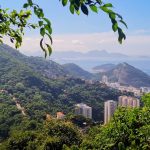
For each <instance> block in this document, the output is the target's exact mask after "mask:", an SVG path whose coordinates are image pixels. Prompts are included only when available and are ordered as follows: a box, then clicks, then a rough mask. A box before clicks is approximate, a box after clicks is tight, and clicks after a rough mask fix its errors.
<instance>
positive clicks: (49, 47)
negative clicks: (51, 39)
mask: <svg viewBox="0 0 150 150" xmlns="http://www.w3.org/2000/svg"><path fill="white" fill-rule="evenodd" d="M46 46H47V49H48V53H49V56H50V55H51V54H52V48H51V46H50V45H49V44H46Z"/></svg>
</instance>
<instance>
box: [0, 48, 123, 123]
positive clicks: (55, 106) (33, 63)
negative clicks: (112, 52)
mask: <svg viewBox="0 0 150 150" xmlns="http://www.w3.org/2000/svg"><path fill="white" fill-rule="evenodd" d="M44 64H45V65H44ZM53 64H54V65H55V66H57V67H56V68H54V69H56V70H55V71H57V72H59V76H60V77H61V78H59V77H58V78H49V76H47V75H46V74H45V72H44V70H45V69H46V68H48V69H47V70H48V71H49V72H52V73H53V70H51V69H50V66H49V65H50V62H48V61H47V60H44V59H41V58H37V57H27V56H24V55H22V54H21V53H19V52H18V51H16V50H14V49H12V48H10V47H9V46H6V45H2V46H1V47H0V88H1V89H5V90H7V91H8V93H9V94H12V95H13V96H15V97H16V99H17V100H18V102H19V103H20V104H21V106H22V107H24V108H25V110H26V113H27V114H28V115H29V116H30V117H31V118H33V119H34V118H36V119H40V120H41V118H44V116H45V113H46V112H49V113H50V114H53V115H54V114H55V113H56V112H57V111H64V113H68V112H73V110H74V109H73V108H74V105H75V104H76V103H80V102H83V103H87V104H88V105H90V106H92V107H93V116H94V117H93V119H95V120H103V102H104V101H105V100H107V99H115V100H117V97H118V96H119V95H121V93H120V92H119V91H117V90H112V89H110V88H108V87H106V86H103V85H102V84H100V83H95V84H90V83H87V82H86V81H84V80H81V79H80V78H74V77H69V76H65V77H63V76H62V74H63V73H64V69H62V68H63V67H61V66H60V65H58V64H56V63H55V62H53ZM61 71H62V74H61ZM52 75H53V74H52ZM55 75H56V74H55Z"/></svg>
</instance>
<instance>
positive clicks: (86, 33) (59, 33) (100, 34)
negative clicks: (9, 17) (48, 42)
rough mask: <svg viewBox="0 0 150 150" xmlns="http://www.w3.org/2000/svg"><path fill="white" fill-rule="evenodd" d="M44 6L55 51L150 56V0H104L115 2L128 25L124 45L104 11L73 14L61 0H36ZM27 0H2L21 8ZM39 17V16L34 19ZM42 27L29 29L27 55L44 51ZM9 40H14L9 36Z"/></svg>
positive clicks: (117, 10)
mask: <svg viewBox="0 0 150 150" xmlns="http://www.w3.org/2000/svg"><path fill="white" fill-rule="evenodd" d="M33 1H35V2H36V3H38V4H39V5H40V6H41V7H42V8H43V10H44V13H45V16H46V17H47V18H48V19H50V20H51V22H52V27H53V35H52V37H53V41H54V44H53V46H52V47H53V52H55V51H80V52H87V51H91V50H107V51H108V52H119V53H123V54H127V55H140V56H141V55H142V56H143V55H144V56H150V17H149V15H150V10H149V6H150V1H149V0H143V1H142V2H141V0H104V2H105V3H107V2H111V3H112V4H113V6H114V10H115V11H116V12H118V13H119V14H121V15H122V16H123V18H124V20H125V22H126V23H127V25H128V29H126V28H124V27H123V29H124V32H125V33H126V36H127V39H126V40H125V41H124V42H123V44H122V45H120V44H119V43H118V41H117V33H113V32H112V30H111V22H110V20H109V18H108V16H107V15H106V14H104V13H103V12H101V11H100V12H99V13H98V14H96V13H92V12H91V13H90V14H89V16H85V15H82V14H81V15H80V16H78V15H76V14H75V15H72V14H70V12H69V9H68V7H63V6H62V5H61V3H60V2H59V0H33ZM24 2H25V0H13V3H12V0H7V1H6V0H1V7H2V8H10V10H12V9H17V10H19V9H20V8H21V6H22V4H23V3H24ZM32 21H36V19H35V18H33V19H31V22H32ZM39 41H40V36H39V32H38V31H32V30H29V29H27V30H26V33H25V37H24V42H23V45H22V47H21V48H20V51H21V52H23V53H24V54H26V55H41V54H42V53H41V52H42V51H41V49H40V46H39ZM6 43H7V44H10V43H9V41H8V39H6Z"/></svg>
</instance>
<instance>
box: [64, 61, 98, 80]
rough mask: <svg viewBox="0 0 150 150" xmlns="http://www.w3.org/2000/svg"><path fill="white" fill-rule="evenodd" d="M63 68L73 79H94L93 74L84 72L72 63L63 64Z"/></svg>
mask: <svg viewBox="0 0 150 150" xmlns="http://www.w3.org/2000/svg"><path fill="white" fill-rule="evenodd" d="M63 67H64V69H65V70H66V71H67V72H68V73H69V74H71V75H72V76H74V77H79V78H83V79H92V78H94V77H95V76H94V74H92V73H89V72H88V71H85V70H84V69H82V68H81V67H79V66H78V65H76V64H73V63H68V64H64V65H63Z"/></svg>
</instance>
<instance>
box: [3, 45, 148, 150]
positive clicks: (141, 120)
mask: <svg viewBox="0 0 150 150" xmlns="http://www.w3.org/2000/svg"><path fill="white" fill-rule="evenodd" d="M2 48H4V47H2ZM39 60H40V61H39ZM0 62H1V63H0V149H2V150H10V149H11V150H16V149H18V150H22V149H25V150H32V149H35V150H36V149H37V150H44V149H46V150H49V149H52V150H53V149H54V150H61V149H64V150H67V149H73V150H74V149H76V150H79V149H81V150H83V149H100V150H101V149H102V150H123V149H128V150H134V149H135V150H141V149H143V150H149V149H150V140H149V139H150V126H149V125H150V117H149V116H150V94H148V95H145V96H143V98H142V99H143V102H144V107H143V108H135V109H130V108H119V109H118V110H117V111H116V113H115V114H114V117H113V118H112V120H111V121H110V123H109V124H107V125H100V124H96V123H93V122H92V120H89V119H85V118H84V117H82V116H74V115H73V112H74V105H75V104H76V103H80V102H84V103H86V104H88V105H90V106H92V108H93V119H94V120H95V121H102V120H103V104H104V101H105V100H108V99H114V100H117V98H118V96H119V95H122V94H124V93H121V92H119V91H117V90H113V89H111V88H108V87H107V86H106V85H103V84H100V83H99V82H95V83H94V84H92V83H90V82H88V81H85V80H82V79H80V78H72V77H69V76H64V75H63V76H61V75H60V74H59V73H58V72H59V71H60V72H61V71H63V70H61V67H60V66H59V65H58V64H57V65H55V67H56V66H58V68H57V67H56V70H55V71H56V72H55V73H58V74H59V76H55V77H52V76H48V75H46V74H45V72H44V71H42V70H46V67H47V65H46V64H49V62H47V61H44V60H42V59H40V58H37V62H39V63H40V64H41V66H39V64H38V63H37V62H36V58H34V61H31V58H28V57H26V56H24V55H22V54H20V53H18V52H17V51H14V50H12V49H7V51H5V50H4V49H0ZM27 62H28V63H27ZM33 62H34V63H33ZM45 63H46V64H45ZM37 64H38V65H37ZM42 64H45V65H43V67H42ZM52 64H55V63H52ZM51 67H52V66H51ZM38 68H40V69H38ZM47 71H50V70H49V67H48V69H47V70H46V72H47ZM51 73H52V72H51ZM126 94H130V93H126ZM19 107H21V108H19ZM23 111H24V113H23ZM57 111H63V112H64V113H65V114H67V116H66V118H65V119H64V120H57V119H55V118H53V117H55V114H56V112H57ZM47 115H49V116H53V117H49V118H48V117H47ZM84 122H86V124H84Z"/></svg>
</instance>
